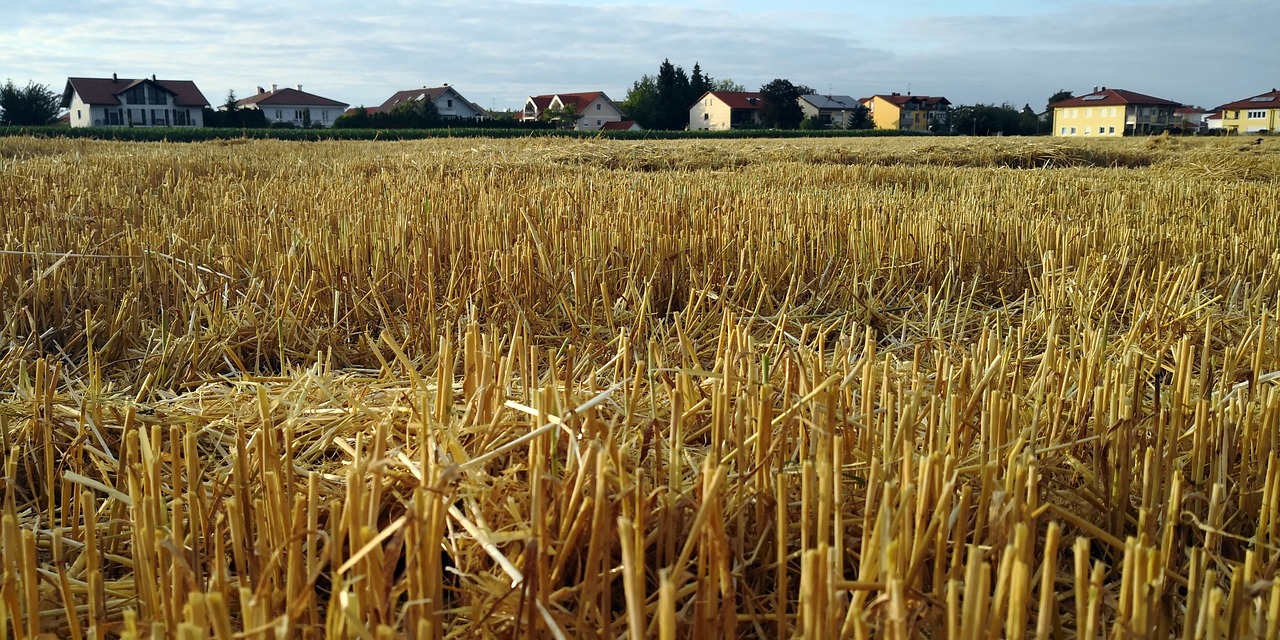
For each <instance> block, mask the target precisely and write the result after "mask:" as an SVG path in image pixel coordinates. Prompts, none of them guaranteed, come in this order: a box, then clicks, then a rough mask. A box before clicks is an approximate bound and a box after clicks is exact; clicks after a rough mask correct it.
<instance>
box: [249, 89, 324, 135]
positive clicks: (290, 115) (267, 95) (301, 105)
mask: <svg viewBox="0 0 1280 640" xmlns="http://www.w3.org/2000/svg"><path fill="white" fill-rule="evenodd" d="M236 106H237V107H240V108H242V109H257V110H259V111H261V112H262V114H263V115H264V116H265V117H266V119H267V123H268V124H282V123H283V124H291V125H293V126H295V127H312V126H316V125H319V126H322V127H324V128H326V129H327V128H329V127H332V126H333V121H334V120H336V119H337V118H338V116H340V115H342V113H343V111H345V110H346V108H347V103H345V102H338V101H337V100H330V99H329V98H324V97H321V96H318V95H315V94H313V93H307V92H305V91H303V90H302V85H297V86H296V87H295V88H292V89H291V88H288V87H285V88H284V89H280V88H277V87H276V85H274V84H273V85H271V90H270V91H267V90H265V89H263V88H262V87H258V93H256V94H254V95H252V96H249V97H248V98H245V99H243V100H237V101H236Z"/></svg>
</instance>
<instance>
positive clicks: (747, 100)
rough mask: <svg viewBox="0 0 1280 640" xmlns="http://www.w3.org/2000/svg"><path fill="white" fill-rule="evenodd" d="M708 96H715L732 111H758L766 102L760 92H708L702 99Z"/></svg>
mask: <svg viewBox="0 0 1280 640" xmlns="http://www.w3.org/2000/svg"><path fill="white" fill-rule="evenodd" d="M706 96H715V97H716V99H718V100H719V101H720V102H723V103H725V104H727V105H729V108H730V109H748V110H756V109H759V108H760V104H761V103H763V102H764V96H762V95H760V92H759V91H708V92H706V93H704V94H702V98H705V97H706ZM702 98H698V100H702Z"/></svg>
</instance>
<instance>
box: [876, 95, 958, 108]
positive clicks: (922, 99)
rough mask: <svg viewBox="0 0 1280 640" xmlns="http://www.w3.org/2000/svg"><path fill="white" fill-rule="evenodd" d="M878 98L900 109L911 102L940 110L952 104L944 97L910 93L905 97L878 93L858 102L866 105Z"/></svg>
mask: <svg viewBox="0 0 1280 640" xmlns="http://www.w3.org/2000/svg"><path fill="white" fill-rule="evenodd" d="M876 98H879V99H881V100H883V101H885V102H888V103H889V104H892V105H895V106H898V107H901V106H902V105H904V104H907V103H909V102H914V103H916V104H919V105H923V106H926V107H931V108H938V107H941V106H943V105H947V106H950V104H951V101H950V100H948V99H946V98H944V97H942V96H913V95H911V94H909V93H908V94H907V95H905V96H904V95H902V94H901V93H890V94H888V95H885V94H883V93H877V94H875V95H873V96H869V97H866V98H861V99H859V100H858V102H861V103H863V104H866V103H868V102H871V101H872V100H875V99H876Z"/></svg>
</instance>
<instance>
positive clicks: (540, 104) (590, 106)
mask: <svg viewBox="0 0 1280 640" xmlns="http://www.w3.org/2000/svg"><path fill="white" fill-rule="evenodd" d="M548 112H550V113H564V114H572V116H573V118H574V122H573V127H572V128H573V129H574V130H576V131H599V130H601V129H603V128H605V126H606V125H608V124H609V123H611V122H622V121H623V120H626V119H627V116H626V114H624V113H622V109H620V108H618V105H617V104H615V103H614V101H613V100H610V99H609V96H607V95H605V93H604V92H603V91H588V92H582V93H549V94H545V95H540V96H529V98H528V99H527V100H525V102H524V110H523V111H521V113H520V120H522V121H526V122H527V121H530V120H539V119H541V118H542V117H543V114H545V113H548Z"/></svg>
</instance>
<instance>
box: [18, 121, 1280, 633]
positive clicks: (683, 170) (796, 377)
mask: <svg viewBox="0 0 1280 640" xmlns="http://www.w3.org/2000/svg"><path fill="white" fill-rule="evenodd" d="M1277 145H1280V143H1277V142H1275V141H1274V140H1267V141H1266V142H1265V143H1264V144H1262V145H1257V146H1254V145H1247V144H1246V143H1244V142H1241V141H1239V140H1221V139H1220V140H1189V139H1173V140H1170V139H1144V140H1136V141H1135V140H1112V141H1070V142H1064V141H1060V140H1052V139H1022V140H1018V139H1010V140H969V139H933V138H911V139H870V140H856V139H850V140H835V139H832V140H785V141H778V140H740V141H666V142H621V141H608V140H590V141H566V140H548V139H538V140H508V141H494V140H479V139H467V140H433V141H423V142H405V143H396V142H369V143H362V142H333V143H296V142H270V141H244V140H232V141H225V142H211V143H193V144H158V143H157V144H139V143H111V142H95V141H83V140H81V141H72V140H37V139H31V138H0V310H2V311H0V313H2V316H0V437H2V438H3V440H2V441H0V445H2V448H0V461H2V462H3V468H2V469H0V471H2V473H0V499H2V500H3V505H2V506H3V509H2V511H0V515H2V518H0V525H2V526H0V638H5V637H16V638H34V637H36V636H38V635H40V634H42V633H43V634H52V635H53V636H56V637H71V638H76V639H77V640H78V639H80V638H101V637H144V636H155V637H165V636H168V637H177V638H183V639H194V638H218V639H219V640H229V639H231V638H237V637H251V638H272V637H289V638H293V637H298V638H319V637H349V638H378V639H383V638H408V637H414V638H445V637H448V638H463V637H468V638H469V637H492V638H511V637H538V638H561V637H564V638H621V637H628V636H629V637H633V638H636V637H657V638H663V639H667V638H678V637H698V638H705V637H726V638H731V637H742V638H749V637H802V638H834V637H848V638H873V637H874V638H909V637H921V636H924V637H933V638H944V637H951V638H992V637H1010V638H1023V637H1026V638H1030V637H1036V638H1051V637H1052V638H1090V639H1093V638H1100V637H1106V638H1138V637H1151V638H1165V637H1182V638H1224V639H1234V638H1244V637H1257V638H1264V637H1265V638H1276V637H1280V580H1277V571H1278V570H1280V457H1278V455H1277V452H1276V451H1277V447H1278V446H1280V328H1278V326H1280V322H1278V321H1280V317H1277V313H1278V312H1280V310H1278V308H1277V304H1278V302H1277V301H1278V296H1277V294H1278V292H1280V280H1278V275H1277V268H1278V266H1280V212H1278V211H1277V209H1278V207H1277V202H1280V151H1278V150H1273V149H1272V147H1275V146H1277ZM156 634H159V635H158V636H157V635H156Z"/></svg>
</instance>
